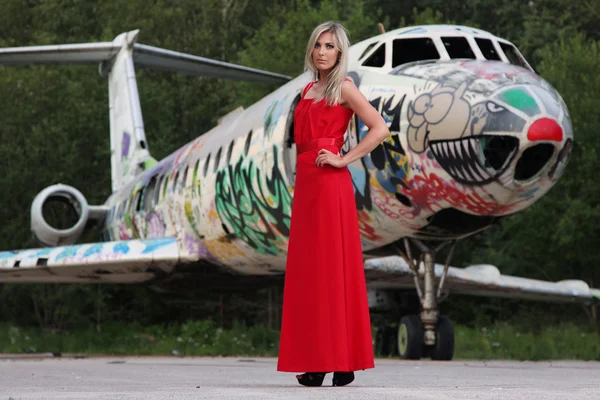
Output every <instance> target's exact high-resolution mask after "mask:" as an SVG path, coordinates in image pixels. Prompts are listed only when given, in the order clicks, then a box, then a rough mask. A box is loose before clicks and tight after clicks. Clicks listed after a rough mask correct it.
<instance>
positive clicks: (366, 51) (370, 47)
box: [358, 42, 379, 60]
mask: <svg viewBox="0 0 600 400" xmlns="http://www.w3.org/2000/svg"><path fill="white" fill-rule="evenodd" d="M377 43H379V42H373V43H371V44H370V45H368V46H367V48H366V49H365V51H363V53H362V54H361V55H360V57H358V59H359V60H362V58H363V57H364V56H366V55H367V53H368V52H369V51H371V49H372V48H373V47H375V45H376V44H377Z"/></svg>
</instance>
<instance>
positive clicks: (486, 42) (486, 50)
mask: <svg viewBox="0 0 600 400" xmlns="http://www.w3.org/2000/svg"><path fill="white" fill-rule="evenodd" d="M475 42H476V43H477V46H479V50H481V54H483V56H484V57H485V59H486V60H497V61H500V56H499V55H498V53H497V52H496V48H495V47H494V44H493V43H492V41H491V40H490V39H482V38H475Z"/></svg>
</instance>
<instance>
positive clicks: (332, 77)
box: [304, 21, 350, 106]
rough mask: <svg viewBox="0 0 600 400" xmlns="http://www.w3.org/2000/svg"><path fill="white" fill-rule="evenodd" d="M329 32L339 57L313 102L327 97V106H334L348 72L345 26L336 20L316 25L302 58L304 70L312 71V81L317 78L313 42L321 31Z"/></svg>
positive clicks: (339, 97)
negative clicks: (321, 90) (322, 88)
mask: <svg viewBox="0 0 600 400" xmlns="http://www.w3.org/2000/svg"><path fill="white" fill-rule="evenodd" d="M325 32H331V33H332V35H333V43H334V45H335V47H337V49H338V50H339V54H338V56H339V58H338V61H337V62H336V64H335V65H334V66H333V69H332V70H331V72H330V73H329V75H328V76H327V81H326V82H325V90H323V94H322V95H320V96H319V97H317V98H315V102H319V101H321V100H322V99H323V98H326V99H327V104H328V105H329V106H334V105H336V104H338V103H339V102H340V99H341V97H342V84H343V83H344V79H346V74H347V73H348V49H349V48H350V41H349V40H348V34H347V32H346V28H344V27H343V26H342V24H339V23H337V22H333V21H327V22H324V23H322V24H321V25H319V26H317V27H316V28H315V30H314V31H313V33H312V34H311V35H310V39H309V40H308V45H307V47H306V57H305V60H304V70H305V71H307V70H310V71H311V72H312V77H313V81H316V80H318V79H319V70H318V69H317V67H316V66H315V63H314V61H313V59H312V52H313V49H314V48H315V43H317V40H318V39H319V36H321V34H322V33H325Z"/></svg>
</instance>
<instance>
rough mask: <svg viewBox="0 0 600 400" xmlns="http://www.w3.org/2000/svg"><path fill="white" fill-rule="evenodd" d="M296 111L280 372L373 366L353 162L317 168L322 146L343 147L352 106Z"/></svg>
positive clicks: (309, 105) (306, 103) (307, 105)
mask: <svg viewBox="0 0 600 400" xmlns="http://www.w3.org/2000/svg"><path fill="white" fill-rule="evenodd" d="M314 83H315V82H311V83H309V84H308V85H307V87H306V88H305V89H304V91H303V94H302V99H301V100H300V102H299V103H298V106H297V107H296V110H295V113H294V139H295V142H296V150H297V157H296V162H297V165H296V184H295V189H294V198H293V202H292V219H291V223H290V238H289V247H288V254H287V262H286V274H285V286H284V294H283V316H282V326H281V336H280V345H279V360H278V364H277V370H278V371H284V372H332V371H341V372H349V371H357V370H363V369H367V368H373V367H374V360H373V344H372V338H371V323H370V317H369V307H368V300H367V291H366V283H365V275H364V266H363V258H362V246H361V242H360V233H359V229H358V216H357V211H356V202H355V199H354V189H353V187H352V180H351V179H352V178H351V175H350V171H349V170H348V168H347V167H343V168H336V167H333V166H331V165H328V164H327V165H325V166H323V167H317V165H316V164H315V160H316V158H317V155H318V152H319V150H320V149H322V148H324V149H327V150H329V151H331V152H332V153H334V154H338V152H339V151H340V148H341V147H342V145H343V140H344V133H345V132H346V129H347V128H348V123H349V121H350V118H351V117H352V115H353V111H352V110H351V109H347V108H345V107H342V106H341V105H339V104H338V105H335V106H333V107H330V106H328V105H326V101H325V100H321V101H320V102H318V103H316V104H314V99H311V98H304V95H305V94H306V92H308V90H309V89H310V87H311V86H312V85H313V84H314Z"/></svg>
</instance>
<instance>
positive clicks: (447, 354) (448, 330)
mask: <svg viewBox="0 0 600 400" xmlns="http://www.w3.org/2000/svg"><path fill="white" fill-rule="evenodd" d="M429 356H430V357H431V359H432V360H439V361H451V360H452V357H453V356H454V327H453V326H452V322H450V319H449V318H448V317H446V316H445V315H440V317H439V318H438V323H437V327H436V336H435V344H434V345H433V346H432V347H431V348H429Z"/></svg>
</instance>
